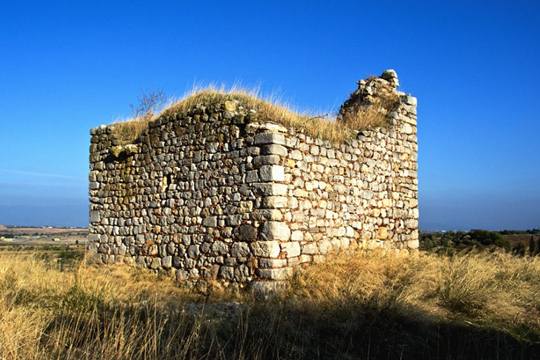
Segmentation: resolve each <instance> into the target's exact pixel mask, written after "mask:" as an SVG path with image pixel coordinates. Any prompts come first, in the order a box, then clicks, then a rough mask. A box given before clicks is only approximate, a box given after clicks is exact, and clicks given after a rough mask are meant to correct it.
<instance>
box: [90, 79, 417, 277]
mask: <svg viewBox="0 0 540 360" xmlns="http://www.w3.org/2000/svg"><path fill="white" fill-rule="evenodd" d="M396 80H397V78H396ZM376 81H387V80H384V79H383V78H378V79H377V80H376ZM370 84H371V83H368V84H367V85H370ZM393 85H394V84H393ZM394 86H397V85H394ZM365 87H366V83H365V82H364V83H360V86H359V88H362V89H364V88H365ZM364 90H365V89H364ZM396 94H398V96H399V106H398V107H396V108H395V109H393V111H392V112H391V113H390V114H389V116H388V117H389V122H390V125H389V126H387V127H379V128H375V129H373V130H369V131H363V132H359V133H358V134H357V138H356V139H354V140H348V141H346V142H345V143H343V144H339V145H336V144H333V143H331V142H329V141H326V140H322V139H320V138H313V137H310V136H308V135H306V134H305V133H303V132H302V131H299V130H295V129H292V128H286V127H284V126H282V125H279V124H278V123H276V122H272V121H268V119H264V121H261V119H258V117H257V116H256V114H255V113H254V111H253V109H249V108H247V107H245V106H243V104H241V103H239V102H232V101H224V102H217V103H215V104H212V105H209V106H203V105H197V106H195V107H194V108H192V109H191V110H189V111H188V112H187V113H182V114H172V115H168V116H162V117H161V118H160V119H158V120H157V121H155V122H152V123H151V124H150V126H149V129H148V131H147V132H146V133H145V134H143V135H142V136H141V138H140V141H138V142H137V143H136V144H130V145H119V144H117V143H116V141H115V139H114V137H113V136H112V130H111V127H106V126H102V127H100V128H97V129H93V130H92V131H91V136H92V139H91V146H90V204H91V205H90V211H91V212H90V235H89V246H88V248H89V252H90V253H91V254H92V255H93V257H94V258H96V259H97V260H98V261H100V262H103V263H114V262H126V263H131V264H138V265H140V266H143V267H148V268H151V269H155V270H165V271H170V272H173V273H175V274H176V277H177V279H178V280H181V281H183V280H198V279H218V280H220V281H222V282H224V283H237V284H246V283H249V282H252V281H253V280H258V281H259V283H260V281H263V282H264V281H265V280H282V279H285V278H286V277H288V276H289V275H290V274H291V273H292V271H293V268H294V267H295V266H296V265H298V264H301V263H310V262H316V261H321V260H323V259H324V256H325V255H326V254H328V253H329V252H331V251H333V250H338V249H347V248H351V247H358V246H361V247H365V248H374V247H387V248H396V249H416V248H417V247H418V200H417V190H418V184H417V177H416V173H417V161H416V156H417V141H416V99H415V98H413V97H411V96H408V95H405V94H404V93H401V92H397V91H396ZM351 98H352V97H351Z"/></svg>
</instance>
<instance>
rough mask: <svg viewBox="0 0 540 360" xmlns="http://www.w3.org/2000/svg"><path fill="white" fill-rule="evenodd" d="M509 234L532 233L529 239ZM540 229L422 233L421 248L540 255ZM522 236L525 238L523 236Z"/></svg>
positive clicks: (438, 250) (450, 251) (439, 250)
mask: <svg viewBox="0 0 540 360" xmlns="http://www.w3.org/2000/svg"><path fill="white" fill-rule="evenodd" d="M509 235H524V236H527V235H530V237H529V238H528V243H527V241H525V242H524V241H519V240H518V241H514V242H511V241H509V240H508V238H509ZM538 235H540V229H532V230H525V231H513V230H504V231H488V230H471V231H445V232H429V233H421V235H420V249H422V250H427V251H432V252H443V253H454V252H457V251H463V250H469V249H479V250H496V249H499V250H504V251H507V252H511V253H513V254H514V255H517V256H525V255H528V256H540V236H538ZM520 238H522V239H523V236H521V237H520Z"/></svg>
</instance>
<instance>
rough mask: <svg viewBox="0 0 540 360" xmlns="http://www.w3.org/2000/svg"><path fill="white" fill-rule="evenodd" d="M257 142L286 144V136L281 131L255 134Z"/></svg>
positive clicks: (261, 143)
mask: <svg viewBox="0 0 540 360" xmlns="http://www.w3.org/2000/svg"><path fill="white" fill-rule="evenodd" d="M255 144H256V145H264V144H277V145H285V136H284V135H283V134H279V133H273V132H265V133H259V134H256V135H255Z"/></svg>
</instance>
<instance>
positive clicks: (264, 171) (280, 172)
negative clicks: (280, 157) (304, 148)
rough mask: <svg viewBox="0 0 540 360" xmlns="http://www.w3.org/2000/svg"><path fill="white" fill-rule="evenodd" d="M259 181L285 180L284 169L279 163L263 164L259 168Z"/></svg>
mask: <svg viewBox="0 0 540 360" xmlns="http://www.w3.org/2000/svg"><path fill="white" fill-rule="evenodd" d="M259 179H260V180H261V181H285V169H284V168H283V166H281V165H263V166H261V168H260V169H259Z"/></svg>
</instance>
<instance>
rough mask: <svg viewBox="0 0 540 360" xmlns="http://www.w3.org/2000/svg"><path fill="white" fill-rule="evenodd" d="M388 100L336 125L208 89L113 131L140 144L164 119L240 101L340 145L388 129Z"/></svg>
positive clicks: (254, 97)
mask: <svg viewBox="0 0 540 360" xmlns="http://www.w3.org/2000/svg"><path fill="white" fill-rule="evenodd" d="M389 94H391V93H389ZM387 100H388V101H385V102H381V103H378V104H376V105H374V106H371V107H369V108H366V109H364V110H363V111H361V112H358V113H356V114H355V115H356V116H355V117H354V119H353V118H349V119H346V120H347V121H336V119H335V117H330V116H327V115H324V116H320V115H314V114H308V113H299V112H296V111H293V110H291V108H290V107H289V106H287V105H286V104H283V103H280V102H279V101H278V100H276V99H272V98H270V99H268V100H264V99H262V98H260V97H259V95H258V93H257V92H256V91H250V90H246V89H241V88H232V89H225V88H216V87H208V88H204V89H196V90H193V91H192V92H191V93H190V94H188V95H187V96H185V97H184V98H183V99H181V100H179V101H176V102H172V103H170V104H169V105H168V106H166V107H165V109H164V110H162V111H161V112H159V113H154V112H152V111H147V112H143V113H141V114H139V115H136V116H135V117H134V118H132V119H128V120H125V121H121V122H118V123H115V124H113V125H112V127H113V134H114V135H115V137H116V138H117V139H118V140H119V142H120V143H121V144H127V143H131V142H134V141H136V140H137V139H138V138H139V136H140V135H141V134H142V132H143V131H144V130H145V129H146V128H147V125H148V123H149V122H151V121H154V120H156V119H158V118H159V117H161V116H167V115H170V114H174V113H180V114H183V113H187V112H188V111H189V110H190V109H192V108H194V107H195V106H196V105H206V106H208V105H218V104H221V105H224V104H225V102H227V101H238V102H239V103H240V105H242V106H244V107H245V108H247V109H251V110H255V111H256V114H257V115H256V116H257V117H258V119H261V120H268V121H273V122H276V123H279V124H282V125H284V126H286V127H292V128H295V129H297V130H300V131H304V132H305V133H306V134H308V135H310V136H313V137H320V138H322V139H326V140H330V141H332V142H334V143H340V142H343V141H344V140H346V139H351V138H352V137H353V136H354V130H366V129H370V128H375V127H381V126H386V125H387V123H388V119H387V116H386V114H387V111H386V109H383V108H382V106H383V105H384V104H387V103H389V102H390V103H392V104H395V103H396V102H398V101H399V99H398V97H397V95H395V94H394V96H392V97H391V98H389V99H387Z"/></svg>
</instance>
